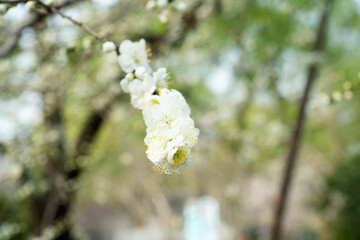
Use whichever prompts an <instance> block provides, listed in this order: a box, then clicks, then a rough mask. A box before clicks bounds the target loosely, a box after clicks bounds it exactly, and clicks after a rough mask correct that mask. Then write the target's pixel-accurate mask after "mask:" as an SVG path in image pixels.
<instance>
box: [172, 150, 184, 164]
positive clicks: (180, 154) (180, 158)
mask: <svg viewBox="0 0 360 240" xmlns="http://www.w3.org/2000/svg"><path fill="white" fill-rule="evenodd" d="M186 157H187V152H186V151H184V150H181V149H178V150H177V151H176V153H175V154H174V156H173V161H174V164H175V165H178V164H181V163H183V162H184V161H185V159H186Z"/></svg>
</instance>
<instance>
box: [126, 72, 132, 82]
mask: <svg viewBox="0 0 360 240" xmlns="http://www.w3.org/2000/svg"><path fill="white" fill-rule="evenodd" d="M125 79H127V80H129V81H131V80H133V79H134V74H133V73H128V74H126V76H125Z"/></svg>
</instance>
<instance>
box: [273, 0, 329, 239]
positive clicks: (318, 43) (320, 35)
mask: <svg viewBox="0 0 360 240" xmlns="http://www.w3.org/2000/svg"><path fill="white" fill-rule="evenodd" d="M330 4H331V0H325V6H324V10H323V13H322V16H321V20H320V23H319V25H318V29H317V35H316V40H315V43H314V45H313V49H312V51H313V52H320V51H322V50H323V48H324V42H325V37H326V25H327V22H328V15H329V11H330V10H329V8H330ZM317 72H318V64H317V63H313V64H311V65H310V66H309V68H308V74H307V81H306V86H305V89H304V92H303V96H302V98H301V101H300V109H299V113H298V117H297V121H296V126H295V129H294V132H293V135H292V138H291V141H290V148H289V153H288V156H287V158H286V163H285V164H286V166H285V169H284V173H283V178H282V184H281V190H280V192H279V197H278V202H277V206H276V209H275V212H274V218H273V225H272V229H271V235H270V239H271V240H279V239H280V237H281V231H282V224H283V218H284V213H285V209H286V204H287V199H288V195H289V189H290V187H291V182H292V178H293V172H294V168H295V164H296V160H297V152H298V149H299V146H300V139H301V135H302V130H303V126H304V121H305V117H306V116H305V111H306V107H307V104H308V101H309V94H310V91H311V88H312V86H313V83H314V81H315V78H316V75H317Z"/></svg>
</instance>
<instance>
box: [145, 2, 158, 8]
mask: <svg viewBox="0 0 360 240" xmlns="http://www.w3.org/2000/svg"><path fill="white" fill-rule="evenodd" d="M155 6H156V3H155V1H153V0H151V1H148V2H147V4H146V8H147V9H153V8H154V7H155Z"/></svg>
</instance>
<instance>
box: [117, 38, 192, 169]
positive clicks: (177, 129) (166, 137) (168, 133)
mask: <svg viewBox="0 0 360 240" xmlns="http://www.w3.org/2000/svg"><path fill="white" fill-rule="evenodd" d="M119 52H120V56H119V58H118V60H119V64H120V66H121V68H122V69H123V70H124V71H125V72H126V73H127V75H126V77H125V78H124V79H123V80H121V82H120V85H121V87H122V89H123V91H124V92H127V93H129V94H130V96H131V104H132V105H133V106H134V107H135V108H137V109H140V110H141V111H142V113H143V117H144V121H145V125H146V127H147V129H146V133H147V135H146V137H145V145H146V146H147V150H146V153H147V155H148V158H149V159H150V161H152V162H153V163H154V164H155V167H154V169H155V170H157V171H159V172H161V173H164V174H174V173H177V174H179V173H181V171H182V169H183V168H184V167H186V166H188V165H189V164H190V162H191V154H190V151H191V148H192V147H193V146H194V145H195V144H196V142H197V138H198V135H199V129H197V128H195V126H194V121H193V120H192V119H191V117H190V112H191V111H190V108H189V106H188V104H187V103H186V101H185V99H184V97H183V96H182V94H181V93H180V92H178V91H177V90H175V89H168V78H169V74H168V73H167V70H166V68H159V69H158V70H157V71H152V69H151V67H150V65H149V62H148V57H147V54H148V51H147V48H146V44H145V40H144V39H141V40H140V41H138V42H131V41H130V40H125V41H123V42H122V43H121V45H120V47H119Z"/></svg>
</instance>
